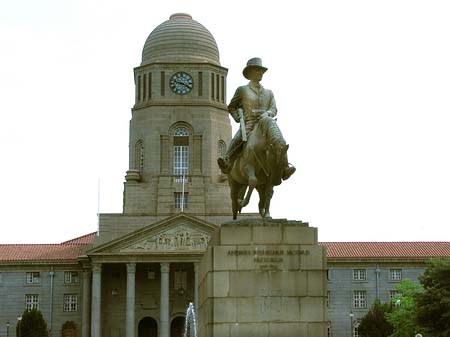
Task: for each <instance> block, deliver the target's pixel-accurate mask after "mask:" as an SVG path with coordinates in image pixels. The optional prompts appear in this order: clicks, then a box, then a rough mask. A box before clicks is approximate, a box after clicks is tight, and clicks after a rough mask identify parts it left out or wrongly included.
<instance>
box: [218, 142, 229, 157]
mask: <svg viewBox="0 0 450 337" xmlns="http://www.w3.org/2000/svg"><path fill="white" fill-rule="evenodd" d="M226 153H227V145H226V144H225V142H224V141H223V140H222V139H221V140H219V143H218V148H217V154H218V155H219V157H224V156H225V154H226Z"/></svg>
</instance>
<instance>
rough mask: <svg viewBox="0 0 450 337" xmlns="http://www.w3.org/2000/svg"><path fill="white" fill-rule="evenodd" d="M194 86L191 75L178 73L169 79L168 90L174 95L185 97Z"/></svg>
mask: <svg viewBox="0 0 450 337" xmlns="http://www.w3.org/2000/svg"><path fill="white" fill-rule="evenodd" d="M193 85H194V81H193V80H192V77H191V75H189V74H187V73H185V72H182V71H180V72H178V73H175V74H173V75H172V77H171V78H170V89H172V91H173V92H174V93H176V94H179V95H185V94H187V93H188V92H189V91H191V89H192V87H193Z"/></svg>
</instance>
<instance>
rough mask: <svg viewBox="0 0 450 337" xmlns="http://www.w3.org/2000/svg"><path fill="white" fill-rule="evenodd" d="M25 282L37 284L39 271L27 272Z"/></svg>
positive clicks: (39, 279) (39, 280)
mask: <svg viewBox="0 0 450 337" xmlns="http://www.w3.org/2000/svg"><path fill="white" fill-rule="evenodd" d="M27 283H28V284H39V283H41V276H40V274H39V272H30V273H27Z"/></svg>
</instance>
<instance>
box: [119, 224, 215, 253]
mask: <svg viewBox="0 0 450 337" xmlns="http://www.w3.org/2000/svg"><path fill="white" fill-rule="evenodd" d="M210 239H211V236H210V235H208V234H206V233H204V232H200V231H198V230H195V229H193V228H191V227H188V226H186V225H179V226H176V227H174V228H171V229H169V230H167V231H164V232H161V233H158V234H156V235H153V236H151V237H149V238H146V239H144V240H141V241H139V242H136V243H134V244H132V245H130V246H128V247H125V248H122V249H121V250H120V252H121V253H139V252H203V251H205V250H206V248H207V247H208V242H209V240H210Z"/></svg>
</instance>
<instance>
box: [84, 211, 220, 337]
mask: <svg viewBox="0 0 450 337" xmlns="http://www.w3.org/2000/svg"><path fill="white" fill-rule="evenodd" d="M215 233H216V226H215V225H213V224H209V223H206V222H203V221H201V220H198V219H196V218H192V217H190V216H187V215H184V214H180V215H176V216H174V217H171V218H168V219H166V220H164V221H162V222H159V223H157V224H154V225H152V226H150V227H145V228H142V229H140V230H138V231H136V232H134V233H131V234H129V235H126V236H125V237H122V238H118V239H117V240H114V241H112V242H109V243H107V244H103V245H100V246H98V247H95V248H94V249H92V250H90V251H88V253H87V254H88V257H89V258H90V263H91V269H92V277H91V282H92V287H91V289H92V294H91V315H90V317H85V318H84V320H83V328H82V331H83V337H88V336H89V334H88V330H89V329H88V326H89V323H88V322H87V321H86V320H87V319H88V318H90V327H91V328H90V331H91V336H92V337H101V336H105V335H106V336H126V337H144V336H158V337H169V336H171V337H174V331H181V327H179V326H178V325H180V323H181V324H182V323H184V316H185V311H186V308H187V306H188V304H189V302H193V303H194V304H195V305H196V304H197V303H198V297H199V294H198V287H199V284H198V280H199V275H198V272H199V268H198V263H199V262H200V260H201V258H202V256H203V254H204V252H205V251H206V248H207V246H208V244H209V243H210V242H211V240H214V237H215ZM84 282H89V278H88V277H86V279H84ZM83 294H84V297H83V303H85V301H86V303H89V298H88V296H89V294H88V292H85V293H83ZM181 318H183V319H181ZM151 320H153V321H152V322H154V323H153V328H145V326H146V324H147V323H148V322H150V321H151ZM141 322H142V324H141ZM146 322H147V323H146ZM147 325H148V326H150V325H151V324H150V323H148V324H147ZM150 329H151V330H152V331H150ZM155 330H156V331H155ZM171 331H172V333H171Z"/></svg>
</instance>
